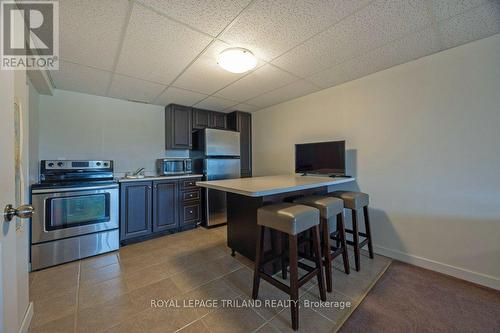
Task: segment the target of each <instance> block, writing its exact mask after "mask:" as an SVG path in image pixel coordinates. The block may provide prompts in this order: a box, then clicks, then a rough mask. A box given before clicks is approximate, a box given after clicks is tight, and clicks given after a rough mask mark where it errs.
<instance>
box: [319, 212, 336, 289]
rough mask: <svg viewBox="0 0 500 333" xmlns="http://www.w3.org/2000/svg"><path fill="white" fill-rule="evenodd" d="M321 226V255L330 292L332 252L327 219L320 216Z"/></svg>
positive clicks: (327, 287)
mask: <svg viewBox="0 0 500 333" xmlns="http://www.w3.org/2000/svg"><path fill="white" fill-rule="evenodd" d="M320 224H321V228H322V229H323V230H322V236H323V256H324V257H325V273H326V274H325V275H326V290H327V291H328V292H329V293H331V292H332V288H333V287H332V285H333V283H332V252H331V251H330V241H329V240H330V230H329V227H328V220H327V219H324V218H321V223H320Z"/></svg>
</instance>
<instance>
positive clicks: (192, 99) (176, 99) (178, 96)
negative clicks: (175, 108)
mask: <svg viewBox="0 0 500 333" xmlns="http://www.w3.org/2000/svg"><path fill="white" fill-rule="evenodd" d="M206 97H208V95H204V94H200V93H197V92H194V91H189V90H184V89H179V88H175V87H168V88H167V90H165V91H164V92H163V94H161V96H160V97H158V98H157V99H156V101H155V104H159V105H168V104H172V103H175V104H181V105H187V106H192V105H194V104H196V103H198V102H199V101H201V100H202V99H204V98H206Z"/></svg>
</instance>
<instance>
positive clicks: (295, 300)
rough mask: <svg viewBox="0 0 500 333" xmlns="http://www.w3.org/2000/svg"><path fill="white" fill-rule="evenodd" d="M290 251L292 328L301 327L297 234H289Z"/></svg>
mask: <svg viewBox="0 0 500 333" xmlns="http://www.w3.org/2000/svg"><path fill="white" fill-rule="evenodd" d="M288 241H289V244H290V246H289V253H290V300H291V301H292V304H291V312H292V328H293V329H294V330H295V331H296V330H298V329H299V268H298V263H299V260H298V248H297V235H289V236H288Z"/></svg>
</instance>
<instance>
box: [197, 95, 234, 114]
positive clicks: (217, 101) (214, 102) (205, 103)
mask: <svg viewBox="0 0 500 333" xmlns="http://www.w3.org/2000/svg"><path fill="white" fill-rule="evenodd" d="M236 104H238V102H236V101H232V100H228V99H225V98H220V97H216V96H210V97H208V98H206V99H204V100H202V101H201V102H198V103H196V104H195V105H194V106H196V107H197V108H200V109H207V110H213V111H224V110H227V109H229V108H231V107H233V106H235V105H236Z"/></svg>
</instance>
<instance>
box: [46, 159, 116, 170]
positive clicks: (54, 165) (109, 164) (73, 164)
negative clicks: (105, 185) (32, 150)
mask: <svg viewBox="0 0 500 333" xmlns="http://www.w3.org/2000/svg"><path fill="white" fill-rule="evenodd" d="M42 167H44V169H45V170H78V169H80V170H81V169H83V170H88V169H90V170H92V169H112V168H113V161H70V160H64V161H61V160H54V161H42Z"/></svg>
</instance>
